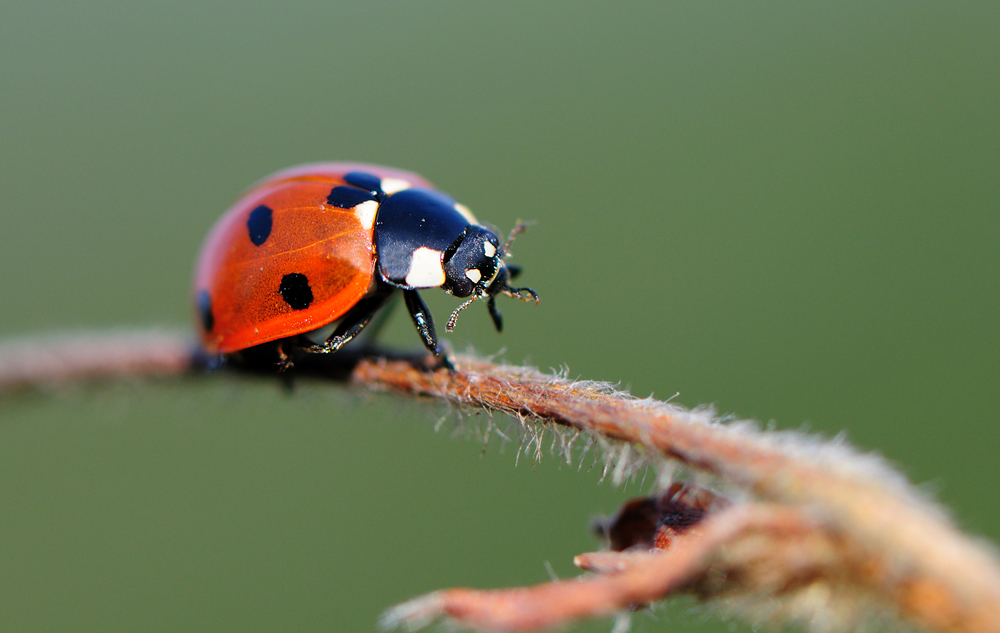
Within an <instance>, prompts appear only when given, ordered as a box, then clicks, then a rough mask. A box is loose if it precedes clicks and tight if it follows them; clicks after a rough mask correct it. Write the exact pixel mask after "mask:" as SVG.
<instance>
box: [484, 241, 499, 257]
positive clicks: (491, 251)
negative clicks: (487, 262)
mask: <svg viewBox="0 0 1000 633" xmlns="http://www.w3.org/2000/svg"><path fill="white" fill-rule="evenodd" d="M483 252H484V253H486V256H487V257H493V256H494V255H496V254H497V247H496V246H493V242H483Z"/></svg>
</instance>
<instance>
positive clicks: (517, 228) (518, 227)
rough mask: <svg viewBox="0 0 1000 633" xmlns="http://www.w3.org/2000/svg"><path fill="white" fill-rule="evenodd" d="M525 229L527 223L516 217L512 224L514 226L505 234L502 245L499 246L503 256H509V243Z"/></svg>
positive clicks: (526, 228)
mask: <svg viewBox="0 0 1000 633" xmlns="http://www.w3.org/2000/svg"><path fill="white" fill-rule="evenodd" d="M527 230H528V223H527V222H523V221H521V220H520V219H518V221H517V222H516V223H515V224H514V228H512V229H511V230H510V233H509V234H508V235H507V239H506V240H504V242H503V246H502V247H501V250H502V251H503V254H504V257H509V256H510V245H511V244H513V243H514V238H515V237H517V236H518V235H520V234H521V233H524V232H525V231H527Z"/></svg>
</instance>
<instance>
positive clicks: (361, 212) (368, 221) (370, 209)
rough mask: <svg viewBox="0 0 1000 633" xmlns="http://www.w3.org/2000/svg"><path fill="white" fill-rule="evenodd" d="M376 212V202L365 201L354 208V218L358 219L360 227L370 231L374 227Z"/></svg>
mask: <svg viewBox="0 0 1000 633" xmlns="http://www.w3.org/2000/svg"><path fill="white" fill-rule="evenodd" d="M376 211H378V202H376V201H375V200H367V201H365V202H362V203H361V204H359V205H358V206H356V207H354V217H356V218H357V219H358V222H360V223H361V226H363V227H365V229H366V230H368V231H370V230H372V227H373V226H375V212H376Z"/></svg>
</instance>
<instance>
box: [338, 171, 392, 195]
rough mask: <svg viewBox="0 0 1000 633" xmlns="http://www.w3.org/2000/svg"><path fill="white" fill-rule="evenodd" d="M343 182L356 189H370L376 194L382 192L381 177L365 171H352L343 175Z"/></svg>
mask: <svg viewBox="0 0 1000 633" xmlns="http://www.w3.org/2000/svg"><path fill="white" fill-rule="evenodd" d="M344 182H346V183H347V184H349V185H352V186H354V187H357V188H358V189H364V190H365V191H370V192H372V194H373V195H376V196H377V195H379V194H381V193H383V192H382V179H381V178H379V177H378V176H376V175H374V174H369V173H368V172H366V171H352V172H351V173H349V174H347V175H346V176H344Z"/></svg>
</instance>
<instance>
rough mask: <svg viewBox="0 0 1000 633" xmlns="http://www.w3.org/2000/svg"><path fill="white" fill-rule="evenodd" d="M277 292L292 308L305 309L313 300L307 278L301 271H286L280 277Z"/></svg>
mask: <svg viewBox="0 0 1000 633" xmlns="http://www.w3.org/2000/svg"><path fill="white" fill-rule="evenodd" d="M278 292H280V293H281V298H282V299H284V300H285V303H287V304H288V305H289V306H291V308H292V310H305V309H306V308H308V307H309V306H310V304H312V302H313V291H312V288H310V287H309V279H308V278H306V276H305V275H303V274H302V273H288V274H287V275H285V276H284V277H282V278H281V285H280V286H279V287H278Z"/></svg>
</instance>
